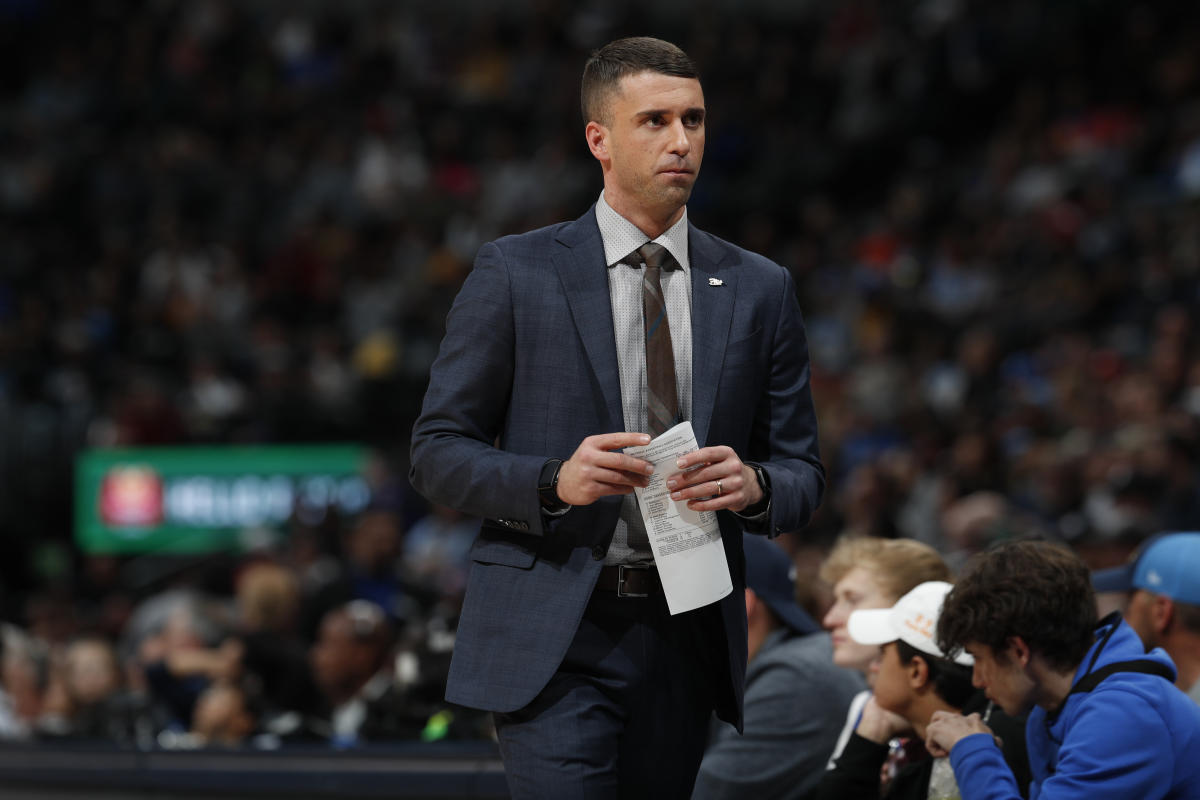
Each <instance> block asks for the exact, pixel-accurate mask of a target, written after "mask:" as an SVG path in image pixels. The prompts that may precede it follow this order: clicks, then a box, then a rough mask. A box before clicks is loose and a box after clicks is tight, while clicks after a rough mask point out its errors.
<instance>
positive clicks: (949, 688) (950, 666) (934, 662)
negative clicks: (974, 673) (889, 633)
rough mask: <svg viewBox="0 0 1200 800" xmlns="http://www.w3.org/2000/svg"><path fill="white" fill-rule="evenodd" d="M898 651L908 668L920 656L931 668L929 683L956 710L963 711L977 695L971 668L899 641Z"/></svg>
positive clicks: (897, 642)
mask: <svg viewBox="0 0 1200 800" xmlns="http://www.w3.org/2000/svg"><path fill="white" fill-rule="evenodd" d="M896 649H897V650H898V651H899V655H900V663H901V664H903V665H904V666H908V665H909V664H911V663H912V660H913V659H914V658H916V657H918V656H920V658H921V660H922V661H924V662H925V664H926V666H927V667H928V668H929V682H930V683H931V684H932V685H933V691H934V692H936V693H937V696H938V697H940V698H942V699H943V700H945V701H946V702H947V703H949V704H950V705H952V706H954V707H955V708H959V709H961V708H962V707H963V706H965V705H966V704H967V701H968V700H970V699H971V695H973V694H975V687H974V686H973V685H972V684H971V668H970V667H964V666H962V665H961V664H955V663H954V662H953V661H950V660H948V659H945V658H937V657H935V656H931V655H929V654H928V653H922V652H921V651H920V650H918V649H917V648H915V647H913V646H912V645H911V644H909V643H908V642H906V641H904V640H902V639H897V640H896Z"/></svg>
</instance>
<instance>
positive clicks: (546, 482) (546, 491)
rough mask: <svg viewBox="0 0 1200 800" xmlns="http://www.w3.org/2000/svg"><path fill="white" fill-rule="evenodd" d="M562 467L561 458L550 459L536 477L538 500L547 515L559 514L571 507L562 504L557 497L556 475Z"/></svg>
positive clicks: (568, 504)
mask: <svg viewBox="0 0 1200 800" xmlns="http://www.w3.org/2000/svg"><path fill="white" fill-rule="evenodd" d="M562 465H563V460H562V459H561V458H551V459H549V460H548V461H546V463H545V464H543V465H542V472H541V474H540V475H538V489H537V491H538V500H540V501H541V503H542V510H543V511H545V512H547V513H549V514H559V513H562V512H563V511H566V510H567V509H568V508H570V507H571V504H570V503H564V502H563V501H562V499H561V498H560V497H559V496H558V473H559V470H561V469H562Z"/></svg>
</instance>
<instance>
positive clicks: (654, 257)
mask: <svg viewBox="0 0 1200 800" xmlns="http://www.w3.org/2000/svg"><path fill="white" fill-rule="evenodd" d="M621 262H622V263H624V264H628V265H629V266H631V267H635V268H638V269H640V268H641V266H642V264H645V265H646V266H647V267H659V268H662V269H665V270H668V271H670V270H673V269H679V262H677V261H676V260H675V257H674V256H672V255H671V251H670V250H668V249H667V248H665V247H663V246H662V245H661V244H658V243H657V242H646V243H645V244H644V245H642V246H641V247H639V248H638V249H637V250H634V251H633V252H632V253H630V254H629V255H627V256H625V257H624V258H622V259H621Z"/></svg>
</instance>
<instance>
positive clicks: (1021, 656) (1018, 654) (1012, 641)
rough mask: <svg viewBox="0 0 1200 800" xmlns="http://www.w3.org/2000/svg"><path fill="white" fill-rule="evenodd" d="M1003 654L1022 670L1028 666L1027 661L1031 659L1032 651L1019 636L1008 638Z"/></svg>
mask: <svg viewBox="0 0 1200 800" xmlns="http://www.w3.org/2000/svg"><path fill="white" fill-rule="evenodd" d="M1005 653H1006V654H1007V655H1008V657H1009V658H1010V659H1012V660H1013V661H1015V662H1016V664H1017V666H1019V667H1021V668H1022V669H1024V668H1025V667H1026V666H1027V665H1028V664H1029V659H1030V658H1032V657H1033V651H1032V650H1030V649H1029V645H1028V644H1027V643H1026V642H1025V640H1024V639H1022V638H1021V637H1020V636H1010V637H1008V647H1007V649H1006V650H1005Z"/></svg>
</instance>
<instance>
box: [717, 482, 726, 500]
mask: <svg viewBox="0 0 1200 800" xmlns="http://www.w3.org/2000/svg"><path fill="white" fill-rule="evenodd" d="M716 483H717V497H720V496H721V495H722V494H724V493H725V490H724V489H722V488H721V482H720V481H717V482H716Z"/></svg>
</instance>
